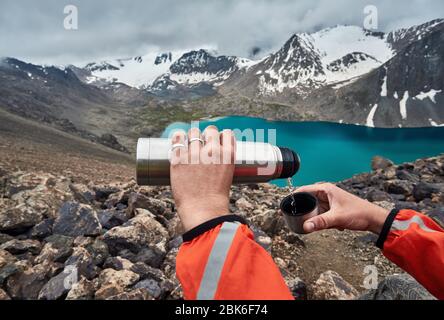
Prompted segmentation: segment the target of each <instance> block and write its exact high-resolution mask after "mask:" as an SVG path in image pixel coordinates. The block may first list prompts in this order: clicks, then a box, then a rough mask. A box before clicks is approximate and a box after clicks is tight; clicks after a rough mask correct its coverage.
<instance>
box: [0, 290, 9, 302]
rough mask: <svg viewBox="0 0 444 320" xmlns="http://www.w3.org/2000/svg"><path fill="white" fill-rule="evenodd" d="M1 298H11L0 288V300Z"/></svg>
mask: <svg viewBox="0 0 444 320" xmlns="http://www.w3.org/2000/svg"><path fill="white" fill-rule="evenodd" d="M2 300H11V298H10V297H9V296H8V294H7V293H6V292H5V291H3V290H2V289H0V301H2Z"/></svg>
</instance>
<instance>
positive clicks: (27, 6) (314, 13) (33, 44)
mask: <svg viewBox="0 0 444 320" xmlns="http://www.w3.org/2000/svg"><path fill="white" fill-rule="evenodd" d="M68 4H74V5H76V6H77V7H78V10H79V29H78V30H76V31H67V30H65V29H64V28H63V19H64V17H65V16H64V14H63V8H64V6H65V5H68ZM368 4H373V5H376V7H377V8H378V13H379V29H380V30H382V31H390V30H393V29H396V28H399V27H405V26H410V25H413V24H418V23H422V22H425V21H428V20H431V19H434V18H440V17H443V12H444V1H442V0H411V1H405V0H391V1H386V0H373V1H369V0H336V1H331V0H282V1H266V0H225V1H217V0H193V1H190V0H188V1H185V0H175V1H174V0H156V1H154V0H150V1H146V0H131V1H123V0H119V1H117V0H95V1H91V0H70V1H65V0H64V1H60V0H40V1H35V0H34V1H32V0H29V1H28V0H21V1H17V0H2V1H1V5H0V39H1V41H2V44H1V46H0V56H13V57H18V58H21V59H25V60H28V61H34V62H38V63H60V64H64V63H71V62H73V63H79V62H85V61H90V60H96V59H102V58H107V57H130V56H135V55H141V54H144V53H145V52H146V51H147V50H149V49H153V48H159V49H160V50H170V49H183V48H191V47H199V46H203V45H206V46H208V45H213V46H217V48H218V50H219V52H221V53H224V54H234V55H241V56H248V53H249V52H251V50H252V48H253V47H255V46H257V47H261V48H263V50H262V51H261V52H262V54H265V53H267V52H269V51H270V50H275V49H276V48H278V47H280V46H281V45H282V44H283V43H284V42H285V41H286V40H287V39H288V38H289V37H290V36H291V34H292V33H295V32H311V31H316V30H318V29H320V28H323V27H328V26H333V25H336V24H355V25H362V24H363V20H364V14H363V8H364V7H365V6H366V5H368Z"/></svg>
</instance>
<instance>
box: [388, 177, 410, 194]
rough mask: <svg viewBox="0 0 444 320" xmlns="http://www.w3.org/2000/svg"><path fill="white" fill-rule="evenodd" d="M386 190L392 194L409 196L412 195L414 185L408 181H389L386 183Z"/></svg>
mask: <svg viewBox="0 0 444 320" xmlns="http://www.w3.org/2000/svg"><path fill="white" fill-rule="evenodd" d="M384 190H385V191H386V192H388V193H392V194H402V195H404V196H408V195H410V194H412V191H413V184H412V183H411V182H410V181H407V180H399V179H394V180H389V181H386V182H384Z"/></svg>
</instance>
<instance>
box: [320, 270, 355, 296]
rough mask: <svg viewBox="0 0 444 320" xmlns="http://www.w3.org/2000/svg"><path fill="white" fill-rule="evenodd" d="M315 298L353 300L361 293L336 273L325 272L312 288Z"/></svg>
mask: <svg viewBox="0 0 444 320" xmlns="http://www.w3.org/2000/svg"><path fill="white" fill-rule="evenodd" d="M312 290H313V296H314V297H315V298H316V299H320V300H352V299H356V297H357V296H358V294H359V292H358V291H357V290H356V289H355V288H354V287H353V286H352V285H351V284H349V283H348V282H347V281H345V280H344V279H343V278H342V277H341V276H340V275H339V274H338V273H336V272H335V271H331V270H328V271H325V272H324V273H322V274H321V275H320V277H319V279H318V280H316V282H315V283H314V284H313V286H312Z"/></svg>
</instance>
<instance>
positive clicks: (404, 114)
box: [399, 91, 409, 120]
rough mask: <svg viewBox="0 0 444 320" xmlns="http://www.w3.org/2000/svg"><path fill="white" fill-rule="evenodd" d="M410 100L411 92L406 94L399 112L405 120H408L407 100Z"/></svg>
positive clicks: (400, 103)
mask: <svg viewBox="0 0 444 320" xmlns="http://www.w3.org/2000/svg"><path fill="white" fill-rule="evenodd" d="M408 99H409V92H408V91H406V92H404V96H403V97H402V99H401V101H399V112H400V113H401V117H402V119H403V120H405V119H407V100H408Z"/></svg>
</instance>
